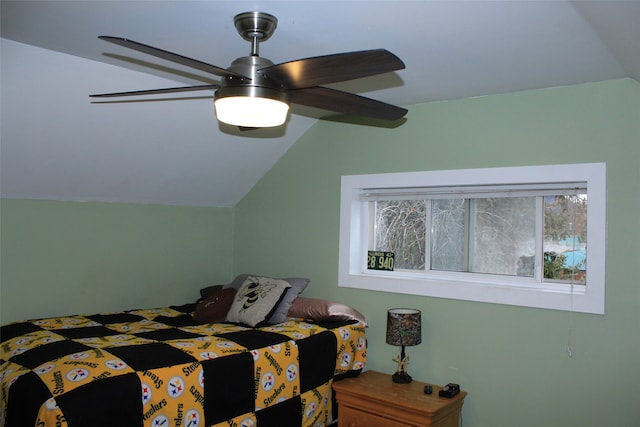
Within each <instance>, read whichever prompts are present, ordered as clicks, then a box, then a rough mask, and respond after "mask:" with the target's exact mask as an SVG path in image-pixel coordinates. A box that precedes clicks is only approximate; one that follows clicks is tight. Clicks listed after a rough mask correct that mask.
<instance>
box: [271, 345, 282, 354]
mask: <svg viewBox="0 0 640 427" xmlns="http://www.w3.org/2000/svg"><path fill="white" fill-rule="evenodd" d="M269 350H271V351H273V352H274V353H280V350H282V346H281V345H280V344H275V345H270V346H269Z"/></svg>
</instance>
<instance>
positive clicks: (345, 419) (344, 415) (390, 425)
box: [338, 407, 407, 427]
mask: <svg viewBox="0 0 640 427" xmlns="http://www.w3.org/2000/svg"><path fill="white" fill-rule="evenodd" d="M338 427H407V425H406V424H403V423H400V422H396V421H393V420H390V419H388V418H383V417H378V416H376V415H372V414H368V413H366V412H362V411H359V410H357V409H352V408H343V407H340V409H339V412H338Z"/></svg>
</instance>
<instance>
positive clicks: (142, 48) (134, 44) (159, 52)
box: [98, 36, 248, 79]
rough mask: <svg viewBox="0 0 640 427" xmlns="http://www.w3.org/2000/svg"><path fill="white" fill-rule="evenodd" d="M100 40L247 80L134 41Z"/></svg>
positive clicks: (106, 37) (107, 37)
mask: <svg viewBox="0 0 640 427" xmlns="http://www.w3.org/2000/svg"><path fill="white" fill-rule="evenodd" d="M98 38H99V39H100V40H105V41H108V42H111V43H115V44H117V45H120V46H124V47H127V48H129V49H133V50H137V51H138V52H142V53H146V54H148V55H152V56H155V57H158V58H162V59H166V60H167V61H171V62H176V63H178V64H181V65H186V66H187V67H191V68H195V69H198V70H201V71H205V72H207V73H210V74H214V75H216V76H221V77H238V78H245V79H247V78H248V77H247V76H243V75H242V74H238V73H234V72H232V71H229V70H227V69H225V68H220V67H216V66H215V65H211V64H207V63H206V62H202V61H198V60H197V59H191V58H187V57H186V56H182V55H178V54H177V53H172V52H169V51H166V50H162V49H158V48H156V47H152V46H148V45H146V44H142V43H138V42H135V41H133V40H129V39H124V38H122V37H111V36H98Z"/></svg>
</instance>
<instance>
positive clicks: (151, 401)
mask: <svg viewBox="0 0 640 427" xmlns="http://www.w3.org/2000/svg"><path fill="white" fill-rule="evenodd" d="M192 308H193V307H192V306H186V307H184V306H183V307H178V306H175V307H168V308H161V309H153V310H149V309H145V310H133V311H127V312H123V313H111V314H97V315H92V316H69V317H59V318H50V319H41V320H32V321H28V322H19V323H13V324H9V325H7V326H4V327H2V330H1V335H0V340H1V341H2V343H1V346H2V347H1V352H0V386H1V387H2V388H1V390H0V391H1V393H2V395H1V396H0V397H1V402H0V403H1V412H0V418H1V419H2V423H1V424H2V425H4V426H6V427H16V426H29V427H33V426H38V427H53V426H67V427H100V426H105V427H106V426H109V427H114V426H118V427H128V426H136V427H140V426H162V427H170V426H184V427H199V426H207V427H208V426H216V427H219V426H239V427H240V426H242V427H269V426H273V427H276V426H277V427H286V426H292V427H301V426H314V427H315V426H323V425H326V424H327V423H328V422H329V421H330V420H331V419H332V418H333V415H334V414H332V410H333V409H332V408H333V406H334V404H333V399H332V390H331V384H332V382H333V381H334V379H335V380H337V379H340V378H341V377H344V376H350V375H356V374H357V373H358V372H359V371H360V370H362V368H363V367H364V363H365V359H366V337H365V329H364V326H363V325H362V324H360V323H355V324H344V323H343V324H323V325H321V324H314V323H310V322H303V321H295V320H288V321H287V322H285V323H281V324H278V325H273V326H268V327H263V328H246V327H243V326H238V325H233V324H224V323H216V324H203V325H202V324H201V325H199V324H195V322H193V320H192V317H191V313H190V310H191V309H192Z"/></svg>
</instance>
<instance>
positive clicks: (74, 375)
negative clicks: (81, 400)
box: [67, 368, 89, 382]
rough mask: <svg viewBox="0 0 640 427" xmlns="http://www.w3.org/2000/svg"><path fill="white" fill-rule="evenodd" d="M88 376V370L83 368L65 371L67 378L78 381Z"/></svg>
mask: <svg viewBox="0 0 640 427" xmlns="http://www.w3.org/2000/svg"><path fill="white" fill-rule="evenodd" d="M88 377H89V371H87V370H86V369H83V368H77V369H72V370H70V371H69V372H67V379H68V380H69V381H74V382H78V381H82V380H84V379H85V378H88Z"/></svg>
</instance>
